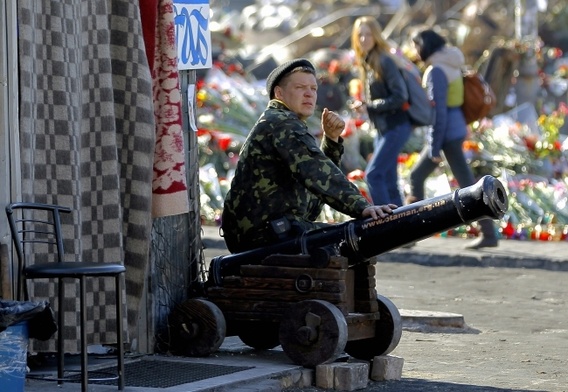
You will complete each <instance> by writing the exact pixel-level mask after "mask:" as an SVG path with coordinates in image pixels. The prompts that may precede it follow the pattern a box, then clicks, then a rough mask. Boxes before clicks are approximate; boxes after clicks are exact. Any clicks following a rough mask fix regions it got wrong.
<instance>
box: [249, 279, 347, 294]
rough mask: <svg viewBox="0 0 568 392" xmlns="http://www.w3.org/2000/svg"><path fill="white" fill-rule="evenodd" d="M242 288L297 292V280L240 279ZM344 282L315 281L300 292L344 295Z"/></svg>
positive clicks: (301, 288)
mask: <svg viewBox="0 0 568 392" xmlns="http://www.w3.org/2000/svg"><path fill="white" fill-rule="evenodd" d="M240 281H241V282H240V283H241V284H240V287H242V288H247V289H249V288H250V289H273V290H291V291H295V290H296V285H297V284H298V281H297V279H280V278H257V277H244V278H241V279H240ZM346 286H347V285H346V283H345V281H344V280H314V281H312V285H311V287H302V286H300V287H299V288H300V290H301V291H304V290H307V291H310V292H327V293H344V292H346Z"/></svg>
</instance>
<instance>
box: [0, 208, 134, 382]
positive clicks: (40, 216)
mask: <svg viewBox="0 0 568 392" xmlns="http://www.w3.org/2000/svg"><path fill="white" fill-rule="evenodd" d="M40 210H41V211H43V212H40ZM18 212H20V213H18ZM70 212H71V209H69V208H67V207H62V206H57V205H50V204H41V203H12V204H9V205H8V206H6V215H7V217H8V222H9V224H10V231H11V234H12V239H13V242H14V246H15V250H16V254H17V258H18V275H17V295H16V296H17V298H18V300H21V297H22V294H23V295H24V300H29V298H28V297H29V295H28V290H27V284H26V282H27V280H31V279H45V278H47V279H57V288H58V298H57V299H58V309H57V313H58V317H57V320H58V325H59V326H58V328H57V330H58V332H57V378H51V380H53V381H57V383H58V384H62V383H63V382H64V381H68V380H69V377H65V364H64V354H65V353H64V344H63V343H64V341H63V328H62V326H63V322H64V317H63V316H64V312H62V311H61V309H63V300H64V287H63V282H62V279H64V278H73V279H78V280H79V287H80V292H79V300H80V312H81V316H80V319H81V322H80V336H81V390H82V391H87V388H88V382H89V377H88V369H87V310H86V288H85V285H86V282H85V281H86V279H87V278H93V277H113V278H114V279H115V285H116V286H115V291H116V320H117V331H116V335H117V375H116V376H115V377H111V378H110V379H116V380H118V389H119V390H123V389H124V347H123V322H122V321H123V320H122V317H123V316H122V306H121V305H122V290H123V288H122V283H121V275H123V274H124V272H125V271H126V268H125V267H124V265H122V264H119V263H102V262H101V263H98V262H79V261H65V257H64V249H63V236H62V230H61V216H60V214H61V213H70ZM34 243H36V244H44V245H43V246H48V247H49V251H50V252H54V260H53V261H49V262H41V263H34V264H31V265H28V264H27V263H26V251H28V252H29V251H31V249H32V246H33V244H34ZM99 380H100V379H99Z"/></svg>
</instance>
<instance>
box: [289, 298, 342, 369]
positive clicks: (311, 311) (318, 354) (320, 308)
mask: <svg viewBox="0 0 568 392" xmlns="http://www.w3.org/2000/svg"><path fill="white" fill-rule="evenodd" d="M279 335H280V344H281V345H282V349H283V350H284V353H286V355H287V356H288V357H289V358H290V359H291V360H292V361H293V362H294V363H295V364H297V365H301V366H304V367H315V366H317V365H320V364H323V363H328V362H333V361H334V360H335V359H337V357H338V356H339V355H340V354H341V353H343V349H344V348H345V344H346V343H347V338H348V330H347V321H346V320H345V317H344V316H343V314H342V313H341V311H340V310H339V309H338V308H337V307H336V306H335V305H332V304H330V303H329V302H326V301H321V300H306V301H301V302H298V303H296V304H294V305H292V306H291V307H290V308H289V309H288V311H287V312H286V313H285V314H284V316H283V317H282V321H281V322H280V332H279Z"/></svg>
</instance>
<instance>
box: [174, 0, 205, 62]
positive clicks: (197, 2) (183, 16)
mask: <svg viewBox="0 0 568 392" xmlns="http://www.w3.org/2000/svg"><path fill="white" fill-rule="evenodd" d="M174 12H175V19H174V21H175V30H176V31H175V32H176V44H177V51H178V69H179V70H187V69H201V68H211V65H212V59H211V31H210V30H209V15H210V14H209V0H174Z"/></svg>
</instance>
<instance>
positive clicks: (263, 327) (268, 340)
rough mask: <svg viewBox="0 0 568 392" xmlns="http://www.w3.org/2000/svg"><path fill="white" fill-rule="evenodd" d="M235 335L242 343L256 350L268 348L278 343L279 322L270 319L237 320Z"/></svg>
mask: <svg viewBox="0 0 568 392" xmlns="http://www.w3.org/2000/svg"><path fill="white" fill-rule="evenodd" d="M236 328H237V335H238V336H239V338H240V339H241V340H242V341H243V343H244V344H246V345H247V346H250V347H252V348H254V349H257V350H270V349H271V348H274V347H276V346H279V345H280V339H279V337H278V328H279V324H278V323H275V322H270V321H239V322H238V324H237V325H236Z"/></svg>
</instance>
